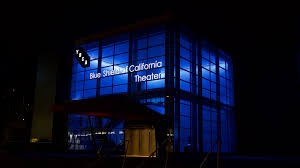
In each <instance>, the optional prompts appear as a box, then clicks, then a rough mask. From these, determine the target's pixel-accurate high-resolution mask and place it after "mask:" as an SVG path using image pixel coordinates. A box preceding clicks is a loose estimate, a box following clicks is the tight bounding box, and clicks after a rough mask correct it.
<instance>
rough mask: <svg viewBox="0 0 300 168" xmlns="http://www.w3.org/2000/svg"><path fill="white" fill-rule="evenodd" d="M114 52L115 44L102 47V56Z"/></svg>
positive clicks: (110, 54)
mask: <svg viewBox="0 0 300 168" xmlns="http://www.w3.org/2000/svg"><path fill="white" fill-rule="evenodd" d="M113 54H114V46H113V45H111V46H109V47H103V48H102V57H107V56H112V55H113Z"/></svg>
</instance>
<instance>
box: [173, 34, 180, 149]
mask: <svg viewBox="0 0 300 168" xmlns="http://www.w3.org/2000/svg"><path fill="white" fill-rule="evenodd" d="M174 41H175V44H174V47H175V53H174V56H175V62H174V68H175V96H174V97H175V112H174V144H175V152H180V33H179V31H178V30H177V29H176V30H175V38H174ZM175 134H176V135H175Z"/></svg>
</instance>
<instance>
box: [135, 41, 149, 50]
mask: <svg viewBox="0 0 300 168" xmlns="http://www.w3.org/2000/svg"><path fill="white" fill-rule="evenodd" d="M136 47H137V49H142V48H147V39H140V40H136Z"/></svg>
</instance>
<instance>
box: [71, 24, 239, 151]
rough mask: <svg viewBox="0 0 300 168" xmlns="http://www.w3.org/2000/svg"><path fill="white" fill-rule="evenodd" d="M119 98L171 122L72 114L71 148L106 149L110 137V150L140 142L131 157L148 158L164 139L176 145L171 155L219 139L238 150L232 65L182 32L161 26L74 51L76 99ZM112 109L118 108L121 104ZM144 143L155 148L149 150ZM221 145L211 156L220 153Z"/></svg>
mask: <svg viewBox="0 0 300 168" xmlns="http://www.w3.org/2000/svg"><path fill="white" fill-rule="evenodd" d="M78 48H81V49H83V50H84V51H85V52H86V53H87V55H88V56H89V57H90V58H89V59H90V60H89V61H90V62H89V66H88V67H84V66H82V64H80V63H79V62H78V59H76V58H75V54H76V49H78ZM115 95H124V96H127V97H129V98H131V99H134V101H136V102H138V103H139V104H141V105H143V106H145V108H147V109H149V110H152V111H155V112H156V113H157V115H159V116H160V119H159V120H160V121H161V122H165V124H161V123H160V125H159V126H158V125H157V124H153V123H151V122H149V123H150V124H144V123H145V122H142V124H141V123H139V124H136V123H138V122H137V121H134V122H132V121H130V120H122V119H116V118H114V119H111V118H110V117H99V116H93V115H84V114H82V113H81V114H69V115H68V144H69V145H68V148H69V150H92V149H93V147H94V146H93V145H96V146H98V148H100V147H101V145H103V144H104V140H103V138H102V139H101V136H102V137H103V135H105V138H106V140H108V141H106V142H105V144H109V145H110V146H113V147H115V148H118V147H120V148H121V150H122V149H124V148H125V146H124V144H125V145H126V140H128V141H132V142H131V144H137V145H136V146H135V147H133V146H132V147H129V148H132V149H129V151H128V152H129V153H130V154H132V155H149V154H150V153H152V152H153V150H157V149H158V148H159V144H161V143H162V142H163V139H164V138H166V137H169V138H170V139H171V148H170V149H169V151H171V152H189V151H190V152H209V151H210V150H211V149H212V146H213V145H214V144H216V143H217V139H219V140H220V150H221V152H224V153H231V152H234V151H235V127H234V87H233V63H232V60H231V58H230V56H229V55H227V54H226V53H224V52H223V51H222V50H220V49H217V48H215V47H214V46H213V45H211V44H209V43H208V42H206V41H205V40H203V39H201V38H200V37H199V36H198V35H197V34H194V33H193V32H190V31H188V30H187V29H185V28H183V27H178V26H170V25H168V24H159V25H154V26H149V27H146V28H141V29H136V30H134V31H129V32H125V33H124V32H123V33H120V34H117V35H113V36H111V37H105V38H99V39H93V40H90V41H84V40H83V41H79V42H78V43H77V45H76V46H75V49H74V56H73V63H72V80H71V88H70V100H71V101H74V102H77V101H81V100H89V99H93V100H94V99H98V98H103V97H104V98H105V97H106V96H115ZM110 103H111V104H113V105H115V106H118V103H119V102H117V101H116V102H110ZM101 108H103V105H102V106H99V109H100V111H101ZM127 112H128V111H121V112H120V113H124V114H125V115H126V113H127ZM100 113H101V112H100ZM142 113H143V111H142V110H141V114H142ZM131 125H135V126H134V127H132V126H131ZM137 125H139V127H138V126H137ZM143 125H144V126H143ZM145 125H148V126H145ZM149 125H150V126H149ZM90 126H92V127H93V129H94V137H96V140H95V141H96V142H95V143H96V144H93V142H92V141H93V139H92V138H91V136H92V135H91V133H90V129H89V128H90ZM137 128H139V130H137ZM141 128H143V129H144V128H147V129H146V130H142V129H141ZM130 130H131V131H130ZM161 130H167V131H161ZM99 139H100V140H99ZM134 139H138V140H134ZM141 144H142V146H143V145H144V146H149V148H148V147H147V150H146V149H145V150H144V147H141ZM217 147H218V145H214V148H213V149H212V150H213V151H214V152H216V151H217ZM133 148H134V149H133Z"/></svg>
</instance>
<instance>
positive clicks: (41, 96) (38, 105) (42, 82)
mask: <svg viewBox="0 0 300 168" xmlns="http://www.w3.org/2000/svg"><path fill="white" fill-rule="evenodd" d="M57 70H58V60H57V56H56V55H55V54H54V53H44V54H43V55H40V56H39V57H38V67H37V78H36V88H35V96H34V104H33V116H32V128H31V138H38V139H44V140H49V141H51V140H52V127H53V112H52V111H51V105H54V104H55V97H56V77H57V76H56V73H57Z"/></svg>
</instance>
